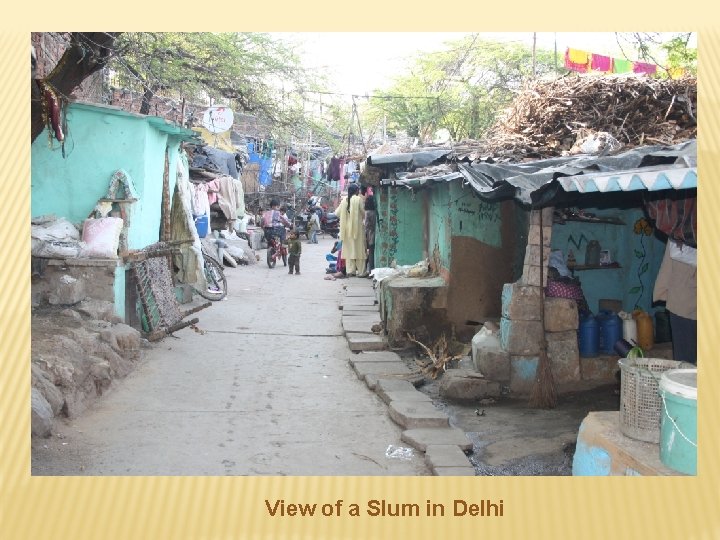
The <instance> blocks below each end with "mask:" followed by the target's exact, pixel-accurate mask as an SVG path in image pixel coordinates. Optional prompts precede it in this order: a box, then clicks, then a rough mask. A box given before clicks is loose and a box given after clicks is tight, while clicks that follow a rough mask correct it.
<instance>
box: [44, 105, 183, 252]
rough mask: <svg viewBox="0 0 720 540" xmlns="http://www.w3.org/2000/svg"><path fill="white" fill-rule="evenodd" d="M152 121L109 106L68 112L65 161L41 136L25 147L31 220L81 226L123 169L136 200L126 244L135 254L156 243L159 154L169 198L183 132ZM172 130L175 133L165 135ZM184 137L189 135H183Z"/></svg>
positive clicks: (73, 107)
mask: <svg viewBox="0 0 720 540" xmlns="http://www.w3.org/2000/svg"><path fill="white" fill-rule="evenodd" d="M156 121H157V119H154V118H153V117H141V116H139V115H133V114H129V113H125V112H123V111H119V110H117V109H114V108H110V107H98V106H92V105H87V104H71V105H70V106H69V107H68V112H67V123H68V133H67V139H66V143H65V154H66V157H63V156H62V153H61V150H60V147H59V146H58V143H57V142H55V144H54V147H49V145H48V137H47V133H46V132H44V133H42V134H41V135H40V136H39V137H38V138H37V139H36V140H35V141H34V142H33V144H32V147H31V212H32V216H39V215H43V214H56V215H58V216H62V217H65V218H67V219H69V220H70V221H72V222H74V223H78V224H79V223H81V222H82V221H84V220H85V219H86V218H87V216H88V214H90V212H91V211H92V210H93V208H94V207H95V204H96V203H97V200H98V199H99V198H101V197H104V196H105V194H106V192H107V188H108V184H109V182H110V176H111V175H112V174H113V173H114V172H115V171H117V170H118V169H124V170H125V171H126V172H127V173H128V174H129V175H130V177H131V178H132V180H133V182H134V184H135V188H136V189H137V192H138V195H139V198H140V200H139V201H138V202H137V203H135V204H134V205H131V210H130V218H131V219H130V222H131V224H130V231H129V234H128V245H129V247H130V248H131V249H140V248H143V247H145V246H147V245H148V244H151V243H153V242H156V241H157V240H158V237H159V236H158V235H159V230H160V214H161V200H162V181H163V170H164V166H165V149H166V147H168V146H169V147H170V194H171V196H172V190H173V189H174V186H175V170H176V162H177V157H178V148H179V144H180V140H181V138H187V137H188V136H187V135H186V134H185V130H179V129H175V128H173V127H172V126H168V127H167V128H166V127H164V126H162V127H157V126H155V125H153V122H156ZM173 129H175V131H178V132H179V134H178V135H176V134H172V133H170V132H172V131H173ZM188 133H189V132H188Z"/></svg>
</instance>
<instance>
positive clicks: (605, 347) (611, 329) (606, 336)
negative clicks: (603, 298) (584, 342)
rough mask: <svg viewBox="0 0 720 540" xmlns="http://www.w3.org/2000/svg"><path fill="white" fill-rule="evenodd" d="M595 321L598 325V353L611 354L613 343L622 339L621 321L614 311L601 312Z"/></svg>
mask: <svg viewBox="0 0 720 540" xmlns="http://www.w3.org/2000/svg"><path fill="white" fill-rule="evenodd" d="M597 319H598V322H599V324H600V344H599V349H600V352H601V353H602V354H613V353H614V347H615V343H616V342H617V341H618V340H620V339H622V321H621V320H620V317H618V316H617V314H616V313H615V312H614V311H606V310H603V311H601V312H600V313H599V314H598V317H597Z"/></svg>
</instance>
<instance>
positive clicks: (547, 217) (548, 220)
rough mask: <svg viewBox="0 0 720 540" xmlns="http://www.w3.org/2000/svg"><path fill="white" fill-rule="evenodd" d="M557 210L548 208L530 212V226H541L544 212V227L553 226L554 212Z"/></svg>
mask: <svg viewBox="0 0 720 540" xmlns="http://www.w3.org/2000/svg"><path fill="white" fill-rule="evenodd" d="M554 210H555V207H554V206H548V207H546V208H543V209H542V210H539V209H537V210H531V211H530V224H531V225H539V224H540V212H542V213H543V214H542V221H543V225H552V220H553V211H554Z"/></svg>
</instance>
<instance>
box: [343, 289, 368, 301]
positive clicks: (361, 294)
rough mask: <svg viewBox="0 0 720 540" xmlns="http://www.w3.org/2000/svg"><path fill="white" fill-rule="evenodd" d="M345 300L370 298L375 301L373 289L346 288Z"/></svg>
mask: <svg viewBox="0 0 720 540" xmlns="http://www.w3.org/2000/svg"><path fill="white" fill-rule="evenodd" d="M345 297H346V298H372V299H373V300H374V299H375V289H373V288H372V287H368V288H365V287H353V288H350V287H348V288H347V289H346V290H345Z"/></svg>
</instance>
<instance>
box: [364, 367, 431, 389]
mask: <svg viewBox="0 0 720 540" xmlns="http://www.w3.org/2000/svg"><path fill="white" fill-rule="evenodd" d="M392 379H394V380H397V381H404V382H409V383H410V384H412V385H413V386H420V385H421V384H423V383H424V382H425V376H424V375H423V374H422V373H420V372H419V371H411V372H410V373H406V374H404V375H383V374H381V373H368V374H367V375H365V384H367V387H368V388H369V389H370V390H373V391H375V388H376V387H377V384H378V381H381V380H392Z"/></svg>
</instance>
